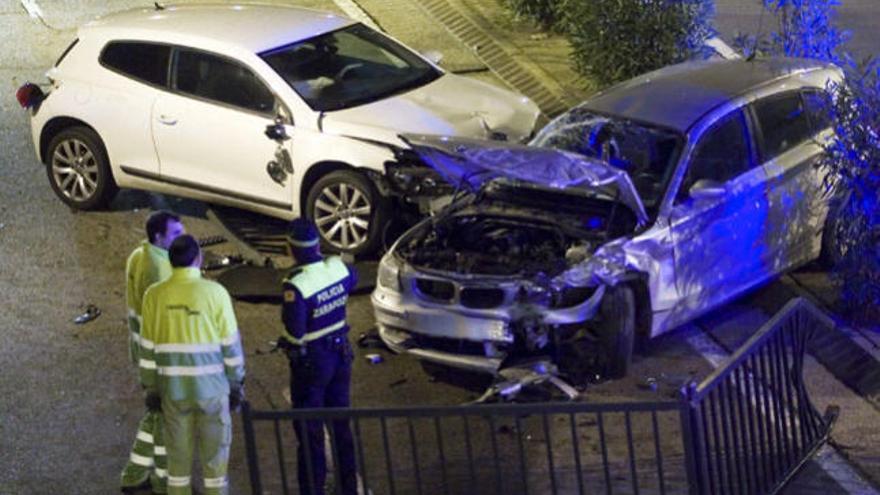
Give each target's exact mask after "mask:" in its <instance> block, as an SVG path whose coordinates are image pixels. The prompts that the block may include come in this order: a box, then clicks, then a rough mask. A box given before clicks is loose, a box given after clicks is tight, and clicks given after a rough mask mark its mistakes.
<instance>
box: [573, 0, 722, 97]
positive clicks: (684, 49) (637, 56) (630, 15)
mask: <svg viewBox="0 0 880 495" xmlns="http://www.w3.org/2000/svg"><path fill="white" fill-rule="evenodd" d="M714 12H715V7H714V3H713V1H712V0H566V1H565V3H564V4H563V7H562V9H561V12H560V15H561V16H562V19H561V21H560V22H561V25H562V30H563V31H564V32H566V33H567V36H568V38H569V41H570V43H571V45H572V48H573V53H572V57H573V59H574V63H575V67H576V68H577V70H578V71H579V72H580V73H581V74H583V75H585V76H588V77H590V78H592V79H594V80H596V81H597V82H599V83H600V84H603V85H609V84H613V83H616V82H618V81H622V80H625V79H629V78H631V77H634V76H637V75H639V74H643V73H645V72H649V71H651V70H654V69H658V68H660V67H663V66H666V65H669V64H674V63H678V62H682V61H684V60H687V59H688V58H691V57H692V56H694V55H697V54H699V53H701V52H702V51H703V50H704V49H705V48H704V44H705V41H706V39H707V38H710V37H712V36H713V35H714V33H715V32H714V29H713V28H712V26H711V23H710V21H711V18H712V16H713V14H714Z"/></svg>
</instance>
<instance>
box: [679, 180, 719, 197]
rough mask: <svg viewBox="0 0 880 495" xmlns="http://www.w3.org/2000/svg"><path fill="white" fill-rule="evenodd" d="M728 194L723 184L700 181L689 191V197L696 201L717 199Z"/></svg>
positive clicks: (713, 181)
mask: <svg viewBox="0 0 880 495" xmlns="http://www.w3.org/2000/svg"><path fill="white" fill-rule="evenodd" d="M725 194H727V189H726V188H725V187H724V184H722V183H721V182H718V181H715V180H710V179H700V180H698V181H697V182H695V183H694V185H692V186H691V188H690V189H689V190H688V195H689V196H690V197H691V198H693V199H696V200H705V199H717V198H720V197H722V196H724V195H725Z"/></svg>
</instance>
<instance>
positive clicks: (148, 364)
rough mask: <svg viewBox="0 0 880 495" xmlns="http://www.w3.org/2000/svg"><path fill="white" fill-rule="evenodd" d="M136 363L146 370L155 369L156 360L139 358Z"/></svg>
mask: <svg viewBox="0 0 880 495" xmlns="http://www.w3.org/2000/svg"><path fill="white" fill-rule="evenodd" d="M138 364H139V365H140V367H141V368H144V369H147V370H154V369H156V361H153V360H152V359H144V358H141V360H140V362H139V363H138Z"/></svg>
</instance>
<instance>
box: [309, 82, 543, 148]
mask: <svg viewBox="0 0 880 495" xmlns="http://www.w3.org/2000/svg"><path fill="white" fill-rule="evenodd" d="M537 118H538V107H537V106H536V105H535V104H534V103H533V102H532V101H530V100H528V99H526V98H524V97H523V96H520V95H517V94H515V93H513V92H510V91H507V90H505V89H502V88H499V87H497V86H493V85H491V84H487V83H484V82H481V81H475V80H473V79H469V78H466V77H461V76H457V75H455V74H444V75H443V76H441V77H440V78H438V79H437V80H436V81H433V82H431V83H430V84H427V85H425V86H423V87H421V88H417V89H414V90H412V91H407V92H405V93H401V94H398V95H395V96H391V97H388V98H385V99H382V100H379V101H375V102H372V103H368V104H365V105H360V106H357V107H353V108H349V109H345V110H338V111H332V112H327V113H326V114H324V117H323V121H322V129H323V131H324V132H329V133H332V134H340V135H346V136H351V137H356V138H362V139H370V140H376V141H386V142H390V143H392V144H398V143H397V135H398V134H399V133H400V132H408V133H413V134H443V135H449V136H470V137H485V138H486V139H489V138H491V137H492V133H500V134H503V135H505V136H506V137H507V140H508V141H512V142H518V141H523V140H525V139H527V138H528V137H529V135H530V133H532V131H533V130H534V127H535V122H536V120H537Z"/></svg>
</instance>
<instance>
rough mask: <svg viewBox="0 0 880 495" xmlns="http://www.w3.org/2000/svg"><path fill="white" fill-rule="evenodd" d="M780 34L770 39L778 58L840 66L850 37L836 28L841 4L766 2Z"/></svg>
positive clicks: (826, 1) (787, 0) (829, 1)
mask: <svg viewBox="0 0 880 495" xmlns="http://www.w3.org/2000/svg"><path fill="white" fill-rule="evenodd" d="M763 2H764V8H765V9H767V10H769V11H771V12H773V14H775V15H776V19H777V21H778V24H779V30H778V31H776V32H774V33H772V34H771V35H770V43H771V46H773V47H774V51H775V53H776V54H784V55H786V56H789V57H805V58H815V59H819V60H827V61H829V62H834V63H840V62H842V61H843V60H842V58H841V56H840V49H841V47H842V46H843V45H844V43H846V41H847V39H849V33H848V32H846V31H841V30H839V29H838V28H837V26H835V24H834V18H835V17H836V16H837V6H838V5H840V2H839V1H838V0H763Z"/></svg>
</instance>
